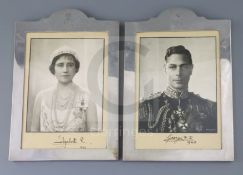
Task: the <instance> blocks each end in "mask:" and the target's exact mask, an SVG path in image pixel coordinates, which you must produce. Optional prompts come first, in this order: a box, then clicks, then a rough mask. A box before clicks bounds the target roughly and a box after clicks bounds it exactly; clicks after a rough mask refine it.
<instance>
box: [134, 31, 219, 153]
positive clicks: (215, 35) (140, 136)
mask: <svg viewBox="0 0 243 175" xmlns="http://www.w3.org/2000/svg"><path fill="white" fill-rule="evenodd" d="M141 39H143V40H146V39H147V40H149V41H152V40H156V41H157V40H162V41H163V39H164V40H166V41H164V42H162V44H164V45H168V46H170V45H173V44H174V45H180V44H181V45H182V44H183V45H187V46H188V47H190V46H191V44H190V42H192V41H193V42H194V43H197V46H194V47H197V48H193V47H192V46H191V48H192V49H194V50H193V51H194V52H192V51H191V52H192V53H191V54H192V57H193V56H194V57H196V56H197V55H196V54H200V53H197V52H210V51H211V52H212V53H211V54H210V56H211V57H210V59H209V60H206V59H205V58H202V59H204V60H202V59H201V60H195V59H194V58H192V60H193V66H194V67H195V68H194V69H196V68H197V67H200V66H198V64H199V65H200V62H202V63H204V62H205V61H209V64H213V65H214V66H213V67H212V68H211V69H212V71H213V72H216V75H212V74H207V73H208V72H209V69H210V68H209V67H207V68H208V69H207V71H205V69H204V70H200V71H201V72H202V73H204V76H205V77H208V78H207V79H205V80H204V81H202V80H201V79H199V80H200V81H196V84H199V85H200V86H201V84H209V83H208V82H212V81H214V82H216V83H215V84H216V85H211V84H209V86H213V87H212V88H211V89H212V90H213V91H214V93H213V95H215V96H216V102H217V103H216V104H217V107H216V108H217V112H216V113H217V115H216V118H217V119H216V121H217V127H216V128H217V129H216V131H215V133H200V132H197V133H193V132H189V133H183V132H179V133H177V132H174V133H173V132H164V133H160V132H151V133H143V132H139V131H138V130H139V129H138V128H139V127H138V124H139V115H140V114H139V111H140V110H139V104H140V101H141V100H140V98H141V96H140V95H141V92H140V85H141V83H140V80H141V76H142V74H140V73H144V72H142V71H143V70H141V69H140V65H141V64H142V63H141V62H142V59H140V58H141V57H142V56H141V54H140V53H143V50H142V47H141V46H143V47H144V48H146V49H148V50H151V49H152V46H151V48H148V45H145V42H144V43H142V42H141ZM200 40H202V41H200ZM208 40H209V41H208ZM165 42H166V43H168V44H165ZM169 42H172V43H173V44H172V43H170V44H169ZM205 42H207V43H208V45H209V44H210V46H213V48H206V49H203V46H205ZM136 43H138V44H137V45H136V50H135V53H137V54H136V61H135V63H136V99H135V101H136V113H135V118H136V120H135V123H136V125H135V147H136V149H221V147H222V146H221V105H220V104H221V100H220V99H221V97H220V94H221V91H220V89H221V88H220V62H219V53H220V51H219V32H218V31H184V32H182V31H177V32H176V31H175V32H144V33H137V34H136ZM178 43H179V44H178ZM151 44H152V43H151V42H150V43H149V45H151ZM165 47H166V46H164V47H163V48H165ZM188 47H187V49H188ZM210 49H212V50H210ZM158 50H159V52H162V51H161V50H162V49H161V48H159V49H158ZM188 50H189V51H190V49H188ZM156 51H157V50H156ZM144 57H145V58H144V59H153V58H150V56H149V55H148V56H144ZM159 57H161V58H160V59H161V60H162V59H163V56H162V54H161V55H160V54H159ZM153 62H156V60H155V61H151V64H152V63H153ZM161 62H162V61H161ZM202 63H201V64H202ZM157 64H158V63H157ZM164 64H165V63H163V64H161V67H163V65H164ZM204 64H205V63H204ZM146 66H149V65H148V63H147V64H146ZM206 66H207V64H206V65H205V66H204V67H203V68H206ZM161 69H163V68H161ZM154 71H156V68H155V67H154ZM145 72H146V70H145ZM193 72H194V71H193ZM148 73H149V72H148ZM158 74H159V73H158ZM144 75H145V76H146V73H144ZM192 75H193V73H192ZM149 76H150V78H153V80H155V81H156V80H157V81H160V78H161V77H159V76H158V77H152V75H149ZM161 76H163V75H161ZM163 78H164V79H166V77H163ZM197 79H198V78H197ZM208 79H210V80H208ZM211 79H212V80H211ZM190 81H191V80H190ZM206 87H208V86H206ZM207 92H208V89H207ZM154 93H155V92H152V93H151V94H154ZM162 93H163V92H161V94H162ZM216 93H217V94H216ZM199 95H200V93H199ZM148 98H149V99H150V100H151V97H148ZM152 113H153V112H152ZM153 115H156V114H153Z"/></svg>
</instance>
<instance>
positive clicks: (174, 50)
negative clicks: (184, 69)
mask: <svg viewBox="0 0 243 175" xmlns="http://www.w3.org/2000/svg"><path fill="white" fill-rule="evenodd" d="M172 54H182V55H185V56H186V58H187V60H188V63H189V64H192V56H191V53H190V51H189V50H187V49H186V48H185V47H184V46H182V45H179V46H172V47H169V48H168V49H167V51H166V55H165V61H166V62H167V59H168V57H169V56H171V55H172Z"/></svg>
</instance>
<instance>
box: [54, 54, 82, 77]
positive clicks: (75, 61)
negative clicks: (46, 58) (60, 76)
mask: <svg viewBox="0 0 243 175" xmlns="http://www.w3.org/2000/svg"><path fill="white" fill-rule="evenodd" d="M61 56H70V57H71V58H73V61H74V64H75V69H76V73H77V72H78V71H79V67H80V62H79V60H78V59H77V58H76V57H75V56H74V55H73V54H70V53H63V54H60V55H57V56H55V57H54V58H53V59H52V62H51V65H50V66H49V70H50V72H51V73H52V74H53V75H54V74H55V64H56V62H57V60H58V59H59V58H60V57H61Z"/></svg>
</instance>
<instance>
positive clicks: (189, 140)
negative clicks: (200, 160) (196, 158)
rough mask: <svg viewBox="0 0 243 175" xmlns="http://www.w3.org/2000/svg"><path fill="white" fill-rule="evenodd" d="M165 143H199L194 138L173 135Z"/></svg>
mask: <svg viewBox="0 0 243 175" xmlns="http://www.w3.org/2000/svg"><path fill="white" fill-rule="evenodd" d="M163 141H164V142H165V143H178V142H186V143H187V144H196V143H197V141H196V140H195V139H194V138H193V136H173V134H170V135H168V136H167V137H166V138H165V139H164V140H163Z"/></svg>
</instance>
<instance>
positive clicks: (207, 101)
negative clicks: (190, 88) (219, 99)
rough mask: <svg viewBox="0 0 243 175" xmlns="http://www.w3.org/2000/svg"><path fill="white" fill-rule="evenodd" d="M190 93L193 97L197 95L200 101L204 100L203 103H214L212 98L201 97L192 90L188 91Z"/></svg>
mask: <svg viewBox="0 0 243 175" xmlns="http://www.w3.org/2000/svg"><path fill="white" fill-rule="evenodd" d="M190 93H191V94H192V95H194V96H195V97H197V98H198V99H199V100H201V101H204V102H205V103H208V104H211V105H212V104H214V103H215V102H214V101H212V100H209V99H206V98H202V97H201V96H200V95H199V94H195V93H193V92H190Z"/></svg>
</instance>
